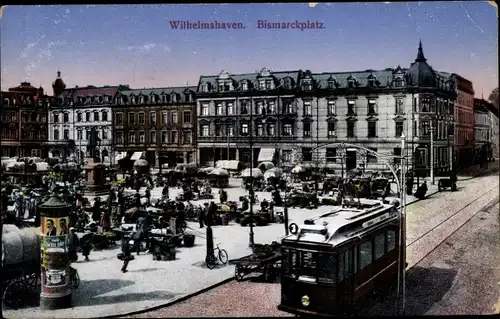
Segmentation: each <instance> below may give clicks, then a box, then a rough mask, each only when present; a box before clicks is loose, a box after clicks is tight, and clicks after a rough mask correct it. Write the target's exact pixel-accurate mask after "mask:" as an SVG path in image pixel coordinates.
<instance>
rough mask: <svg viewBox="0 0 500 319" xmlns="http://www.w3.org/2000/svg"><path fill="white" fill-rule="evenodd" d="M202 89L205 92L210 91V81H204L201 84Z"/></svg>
mask: <svg viewBox="0 0 500 319" xmlns="http://www.w3.org/2000/svg"><path fill="white" fill-rule="evenodd" d="M201 91H202V92H205V93H207V92H208V83H206V82H204V83H202V84H201Z"/></svg>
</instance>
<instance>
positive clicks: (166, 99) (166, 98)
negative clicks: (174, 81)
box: [162, 94, 168, 103]
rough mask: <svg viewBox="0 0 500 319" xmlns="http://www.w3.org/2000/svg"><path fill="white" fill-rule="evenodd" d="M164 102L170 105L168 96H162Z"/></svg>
mask: <svg viewBox="0 0 500 319" xmlns="http://www.w3.org/2000/svg"><path fill="white" fill-rule="evenodd" d="M162 101H163V103H168V96H167V95H165V94H164V95H163V96H162Z"/></svg>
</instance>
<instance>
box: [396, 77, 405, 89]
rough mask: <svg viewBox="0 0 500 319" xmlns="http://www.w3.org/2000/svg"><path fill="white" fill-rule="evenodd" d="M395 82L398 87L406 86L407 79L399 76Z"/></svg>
mask: <svg viewBox="0 0 500 319" xmlns="http://www.w3.org/2000/svg"><path fill="white" fill-rule="evenodd" d="M394 84H395V86H396V87H397V88H401V87H404V86H405V80H403V79H402V78H397V79H396V80H395V81H394Z"/></svg>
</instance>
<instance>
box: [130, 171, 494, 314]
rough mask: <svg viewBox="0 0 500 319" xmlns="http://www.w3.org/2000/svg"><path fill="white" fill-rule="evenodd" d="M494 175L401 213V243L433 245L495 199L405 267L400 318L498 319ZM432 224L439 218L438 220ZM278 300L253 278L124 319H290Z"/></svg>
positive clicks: (270, 287)
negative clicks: (474, 318)
mask: <svg viewBox="0 0 500 319" xmlns="http://www.w3.org/2000/svg"><path fill="white" fill-rule="evenodd" d="M497 174H498V173H495V174H490V175H488V176H484V177H479V178H476V179H473V180H470V181H467V183H461V184H460V185H459V186H460V190H459V191H458V192H455V193H452V192H443V193H438V194H435V195H433V196H431V198H429V199H427V200H425V201H420V202H417V203H415V204H413V205H412V206H410V207H408V209H407V214H408V221H411V222H413V224H408V233H409V236H410V234H413V235H412V236H413V237H412V238H413V239H412V240H409V241H408V243H409V244H411V243H412V242H415V239H416V238H418V237H421V236H423V237H422V239H424V238H425V239H426V240H427V239H428V237H432V238H431V241H432V240H435V239H436V238H439V237H440V236H437V237H436V235H435V234H433V232H437V231H439V230H440V227H437V228H436V229H435V230H432V228H434V227H435V225H437V224H439V223H441V222H442V220H443V219H446V216H448V217H449V216H451V215H453V214H454V213H456V212H458V211H460V212H459V213H458V214H456V215H455V216H458V217H460V218H467V217H468V216H470V215H469V214H470V212H469V211H467V210H466V209H463V208H464V207H470V206H472V205H469V206H467V205H468V204H469V203H470V202H471V199H472V200H474V199H475V198H477V197H480V196H481V195H483V194H485V193H484V191H485V190H487V189H491V187H496V191H495V192H496V194H495V192H493V193H492V194H490V193H487V195H491V196H489V197H488V198H487V203H486V204H485V205H483V206H482V207H479V208H478V209H476V210H475V212H474V213H477V214H476V215H474V216H473V217H472V218H471V219H470V220H469V221H467V222H465V224H463V225H457V224H456V222H457V220H454V219H453V218H450V219H449V220H448V221H447V222H444V223H443V224H442V225H443V226H447V227H448V226H450V227H455V228H454V229H451V230H450V229H447V232H454V233H453V234H451V236H449V237H448V238H443V240H444V242H441V243H440V244H439V245H438V246H437V247H436V246H434V247H426V249H425V251H424V254H425V256H424V257H423V259H421V260H419V261H418V263H416V264H414V265H413V267H412V265H410V267H411V269H409V270H408V271H407V278H406V283H407V284H406V311H405V313H406V314H407V315H424V314H426V315H462V314H469V315H472V314H493V313H498V312H499V310H498V309H496V310H495V309H494V306H495V304H497V303H498V302H499V301H500V300H499V299H500V266H499V265H500V264H499V263H498V256H499V255H500V249H499V247H500V238H499V231H498V230H499V220H500V210H499V203H498V201H499V200H498V175H497ZM464 184H465V185H464ZM446 205H448V206H446ZM444 207H448V209H444ZM436 212H441V214H436ZM429 214H432V215H433V216H435V218H436V220H435V221H434V220H432V219H430V220H429V218H430V217H429ZM439 216H441V218H438V217H439ZM443 216H444V217H443ZM463 216H465V217H463ZM421 219H428V220H429V222H432V223H424V224H420V223H418V221H419V220H421ZM457 229H458V230H457ZM455 230H456V232H455ZM422 239H421V240H422ZM420 254H422V253H420ZM408 257H409V259H411V258H412V257H411V256H408ZM413 259H414V260H415V258H413ZM417 259H418V258H417ZM279 300H280V286H279V283H273V284H268V283H262V282H259V278H258V277H257V278H253V279H252V280H247V281H244V282H236V281H232V282H229V283H227V284H225V285H222V286H220V287H217V288H215V289H213V290H210V291H208V292H206V293H204V294H201V295H198V296H195V297H193V298H190V299H188V300H186V301H183V302H180V303H178V304H174V305H172V306H170V307H166V308H163V309H158V310H154V311H149V312H146V313H143V314H138V315H135V316H130V318H132V317H134V318H153V317H202V316H203V317H206V316H214V317H215V316H248V317H250V316H252V317H253V316H279V317H286V316H291V315H290V314H287V313H284V312H281V311H279V310H277V309H276V306H277V305H278V303H279ZM395 300H396V299H395V296H394V295H392V296H375V297H374V298H373V299H370V300H368V301H367V302H366V304H365V306H364V307H363V308H362V310H361V311H360V314H363V315H395V314H396V312H395V310H394V309H395Z"/></svg>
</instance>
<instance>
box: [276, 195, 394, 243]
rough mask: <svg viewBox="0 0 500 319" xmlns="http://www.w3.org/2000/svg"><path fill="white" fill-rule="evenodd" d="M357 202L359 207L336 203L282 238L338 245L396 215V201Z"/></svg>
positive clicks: (365, 200)
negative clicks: (330, 208) (389, 202)
mask: <svg viewBox="0 0 500 319" xmlns="http://www.w3.org/2000/svg"><path fill="white" fill-rule="evenodd" d="M360 204H361V208H354V207H342V206H337V207H335V208H334V209H332V210H331V211H330V212H329V213H326V214H323V215H320V216H317V217H314V218H309V219H306V220H305V221H304V223H303V224H301V225H299V229H298V232H297V233H296V234H292V235H288V236H286V237H285V238H284V239H285V240H286V241H288V242H290V241H297V242H308V243H317V244H323V245H324V244H327V245H332V246H338V245H339V244H341V243H343V242H345V241H347V240H348V239H350V238H352V237H354V236H359V235H361V234H363V233H365V232H367V231H369V230H370V229H373V228H374V227H377V226H378V225H381V224H383V223H387V222H389V221H391V220H393V219H395V218H397V217H398V216H399V212H400V210H399V209H398V206H397V205H395V204H388V203H384V202H382V201H380V200H370V199H360Z"/></svg>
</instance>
